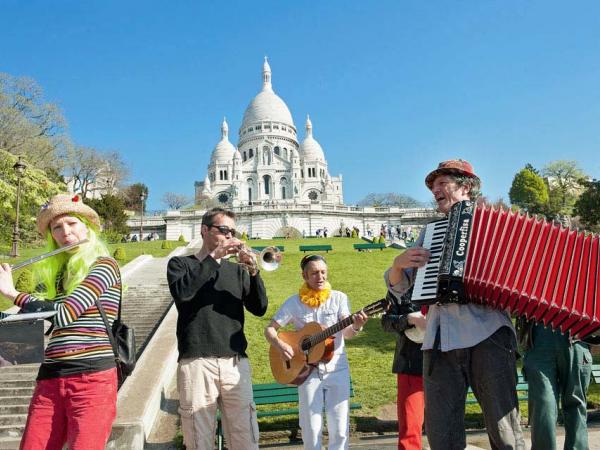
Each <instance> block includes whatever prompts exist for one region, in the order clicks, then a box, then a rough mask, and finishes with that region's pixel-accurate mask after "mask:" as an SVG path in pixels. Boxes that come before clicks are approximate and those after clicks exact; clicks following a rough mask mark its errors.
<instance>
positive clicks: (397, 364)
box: [381, 270, 427, 450]
mask: <svg viewBox="0 0 600 450" xmlns="http://www.w3.org/2000/svg"><path fill="white" fill-rule="evenodd" d="M384 279H385V283H386V285H387V286H388V299H391V300H392V301H391V306H390V308H389V309H388V311H386V313H385V314H384V315H383V316H382V318H381V326H382V327H383V329H384V330H385V331H387V332H391V333H397V334H398V336H397V340H396V351H395V353H394V362H393V365H392V372H393V373H395V374H397V384H398V398H397V401H396V408H397V412H398V450H421V448H422V435H423V420H424V410H425V396H424V393H423V352H422V351H421V342H422V341H421V342H414V341H412V340H411V339H409V337H408V336H407V334H406V330H408V329H410V328H412V327H415V328H417V329H419V330H420V332H421V333H422V334H424V332H425V327H426V325H427V319H426V317H425V315H424V314H423V313H424V311H423V310H422V309H421V308H418V307H416V306H415V305H414V304H412V303H410V292H411V291H410V290H409V291H408V292H407V293H405V294H404V295H402V294H400V293H398V292H395V291H394V290H393V286H390V283H389V270H388V271H386V273H385V274H384ZM423 309H425V307H423Z"/></svg>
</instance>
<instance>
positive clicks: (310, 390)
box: [298, 369, 350, 450]
mask: <svg viewBox="0 0 600 450" xmlns="http://www.w3.org/2000/svg"><path fill="white" fill-rule="evenodd" d="M298 397H299V406H300V428H301V429H302V441H303V442H304V448H305V449H306V450H321V448H322V447H321V438H322V436H321V435H322V431H323V409H325V415H326V417H327V432H328V434H329V445H328V446H327V449H328V450H347V449H348V440H349V436H350V423H349V404H348V399H349V397H350V374H349V372H348V369H342V370H338V371H336V372H330V373H323V372H320V371H319V370H318V369H314V370H313V371H312V373H311V374H310V376H309V377H308V378H307V379H306V381H305V382H304V383H302V384H301V385H300V386H298Z"/></svg>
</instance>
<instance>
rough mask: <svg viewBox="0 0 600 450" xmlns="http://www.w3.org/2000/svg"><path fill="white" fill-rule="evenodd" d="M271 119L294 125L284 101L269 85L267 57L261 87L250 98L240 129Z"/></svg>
mask: <svg viewBox="0 0 600 450" xmlns="http://www.w3.org/2000/svg"><path fill="white" fill-rule="evenodd" d="M263 121H273V122H280V123H284V124H286V125H292V126H293V125H294V120H293V119H292V114H291V113H290V110H289V109H288V107H287V105H286V104H285V102H284V101H283V100H282V99H281V98H280V97H279V96H278V95H277V94H275V92H273V87H272V85H271V67H270V66H269V63H268V61H267V59H266V58H265V62H264V64H263V88H262V91H260V92H259V93H258V95H257V96H256V97H254V98H253V99H252V101H251V102H250V104H249V105H248V107H247V108H246V111H245V112H244V118H243V120H242V127H241V129H242V130H243V129H245V128H246V127H249V126H251V125H253V124H255V123H257V122H259V123H260V122H263Z"/></svg>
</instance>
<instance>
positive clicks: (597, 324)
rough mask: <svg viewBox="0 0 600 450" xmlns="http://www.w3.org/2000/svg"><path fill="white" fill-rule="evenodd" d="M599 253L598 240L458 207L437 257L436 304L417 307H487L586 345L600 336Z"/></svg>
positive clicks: (507, 214)
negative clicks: (581, 340)
mask: <svg viewBox="0 0 600 450" xmlns="http://www.w3.org/2000/svg"><path fill="white" fill-rule="evenodd" d="M434 224H435V222H434ZM428 227H429V225H428ZM598 247H599V243H598V236H597V235H593V234H586V233H581V232H577V231H573V230H569V229H567V228H564V227H562V226H559V225H555V224H552V223H548V222H546V221H545V220H540V219H536V218H534V217H529V216H525V215H522V214H519V213H515V212H512V211H507V210H504V209H495V208H493V207H491V206H485V205H475V203H473V202H470V201H463V202H459V203H457V204H455V205H454V206H453V207H452V210H451V211H450V214H449V215H448V219H447V228H446V232H445V234H444V236H443V246H442V250H441V253H440V254H439V255H434V254H433V251H432V260H433V261H434V265H437V266H438V267H437V269H438V271H437V275H436V278H437V285H436V289H435V290H436V292H435V295H434V298H433V301H428V300H419V299H416V301H415V302H416V303H436V302H438V303H446V302H470V303H480V304H484V305H487V306H491V307H494V308H498V309H507V310H509V311H510V312H511V313H513V314H516V315H517V316H522V317H525V318H527V319H531V320H534V321H536V322H541V323H544V324H545V325H550V326H551V327H552V328H555V329H560V330H561V331H562V332H567V331H568V332H569V333H570V335H571V336H572V337H576V338H582V337H584V336H586V335H589V334H591V333H594V332H595V331H596V330H598V329H600V317H599V316H600V264H599V263H600V254H599V248H598ZM429 269H430V270H431V267H430V268H429ZM417 278H419V274H417ZM415 287H417V285H416V284H415Z"/></svg>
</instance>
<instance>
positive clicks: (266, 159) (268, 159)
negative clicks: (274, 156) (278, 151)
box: [263, 147, 271, 166]
mask: <svg viewBox="0 0 600 450" xmlns="http://www.w3.org/2000/svg"><path fill="white" fill-rule="evenodd" d="M263 164H265V165H267V166H270V165H271V152H270V151H269V147H263Z"/></svg>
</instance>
